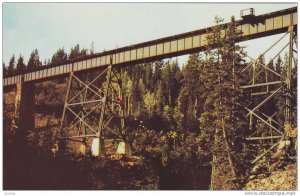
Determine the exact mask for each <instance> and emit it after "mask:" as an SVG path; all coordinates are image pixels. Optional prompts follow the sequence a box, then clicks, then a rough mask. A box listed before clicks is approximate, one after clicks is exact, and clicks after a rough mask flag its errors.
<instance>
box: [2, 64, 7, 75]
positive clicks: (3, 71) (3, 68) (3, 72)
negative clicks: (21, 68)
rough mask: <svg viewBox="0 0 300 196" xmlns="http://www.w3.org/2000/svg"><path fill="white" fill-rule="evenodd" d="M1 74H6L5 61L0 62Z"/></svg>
mask: <svg viewBox="0 0 300 196" xmlns="http://www.w3.org/2000/svg"><path fill="white" fill-rule="evenodd" d="M2 74H3V76H6V74H7V68H6V66H5V63H2Z"/></svg>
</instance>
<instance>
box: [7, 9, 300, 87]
mask: <svg viewBox="0 0 300 196" xmlns="http://www.w3.org/2000/svg"><path fill="white" fill-rule="evenodd" d="M255 18H256V20H254V21H248V20H247V19H243V20H240V21H237V29H239V30H241V31H242V35H241V37H240V38H238V40H237V41H245V40H249V39H256V38H260V37H265V36H269V35H274V34H278V33H283V32H286V31H287V29H288V27H289V26H296V25H297V23H298V21H297V7H293V8H289V9H284V10H280V11H276V12H272V13H268V14H264V15H259V16H256V17H255ZM224 27H226V24H225V25H224ZM210 30H211V27H209V28H205V29H200V30H196V31H191V32H187V33H183V34H179V35H174V36H170V37H165V38H161V39H157V40H152V41H149V42H144V43H140V44H136V45H132V46H127V47H123V48H119V49H115V50H110V51H106V52H103V53H98V54H95V55H92V56H89V57H86V58H85V59H80V60H76V61H73V62H67V63H65V64H61V65H46V66H42V67H39V68H37V69H35V70H31V71H27V72H25V73H23V74H19V75H10V76H5V78H4V79H3V86H11V85H15V84H17V83H18V82H21V81H22V78H23V80H24V82H40V81H43V80H49V79H52V78H54V77H66V76H68V75H69V74H70V73H71V72H80V71H81V72H82V71H89V70H92V69H97V68H100V67H107V66H108V65H109V64H110V63H111V64H112V65H113V66H127V65H134V64H138V63H145V62H151V61H155V60H161V59H164V58H170V57H174V56H179V55H184V54H190V53H193V52H200V51H202V50H204V49H205V47H206V46H207V40H206V36H207V34H208V33H209V31H210ZM111 58H112V62H110V60H111Z"/></svg>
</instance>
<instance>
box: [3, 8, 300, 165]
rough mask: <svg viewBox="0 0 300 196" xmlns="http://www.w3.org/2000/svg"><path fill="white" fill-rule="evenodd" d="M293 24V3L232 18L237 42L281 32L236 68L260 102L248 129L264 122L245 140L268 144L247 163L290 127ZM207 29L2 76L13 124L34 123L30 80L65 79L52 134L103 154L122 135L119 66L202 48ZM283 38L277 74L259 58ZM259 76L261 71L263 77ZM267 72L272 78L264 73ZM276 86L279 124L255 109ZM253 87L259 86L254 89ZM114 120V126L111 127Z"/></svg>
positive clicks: (252, 111) (250, 113)
mask: <svg viewBox="0 0 300 196" xmlns="http://www.w3.org/2000/svg"><path fill="white" fill-rule="evenodd" d="M297 22H298V21H297V7H293V8H289V9H284V10H280V11H276V12H272V13H267V14H263V15H259V16H255V15H254V13H253V12H250V15H243V16H242V20H239V21H237V22H236V24H237V25H236V29H237V30H240V31H241V32H242V34H241V36H240V37H238V38H237V40H236V41H237V42H242V41H246V40H252V39H257V38H263V37H267V36H271V35H275V34H282V37H280V39H279V40H276V41H275V42H274V43H273V44H272V45H271V46H270V47H269V48H266V50H265V51H263V49H262V52H261V55H260V56H259V57H258V58H253V57H250V56H247V57H248V58H249V62H250V63H248V64H247V66H246V67H245V68H244V70H243V71H242V72H245V73H246V72H247V73H251V75H252V79H251V81H249V83H248V84H246V85H244V86H242V88H244V89H248V90H251V92H252V93H251V96H253V97H254V96H255V97H258V98H259V100H260V101H259V102H258V103H257V104H256V105H255V106H254V107H253V108H246V110H248V114H247V117H248V118H249V126H250V129H251V127H253V126H255V125H254V124H255V123H254V122H255V121H257V120H258V121H260V122H261V123H263V124H264V126H266V131H265V132H264V133H259V134H257V133H253V134H252V135H250V136H249V137H248V138H247V139H248V140H249V141H257V140H259V141H264V142H268V143H269V144H270V145H269V147H268V148H267V149H266V150H265V152H264V153H263V154H261V155H259V156H258V157H256V159H255V160H253V161H252V162H253V163H254V162H256V161H257V160H259V159H260V158H261V157H262V156H264V154H265V153H267V152H268V151H270V150H272V149H273V148H274V147H275V146H276V145H277V144H278V142H279V140H280V139H281V138H283V137H285V136H286V132H287V130H290V129H292V128H293V127H292V123H291V115H292V111H291V110H292V108H291V92H290V91H291V78H292V76H293V75H292V74H293V72H292V68H293V67H295V66H297V60H296V59H295V57H296V55H293V54H294V53H296V52H297V49H296V44H297V34H296V33H297V31H296V30H297ZM227 26H228V24H223V25H222V28H223V30H222V31H225V30H226V28H227ZM211 30H212V27H208V28H204V29H199V30H196V31H191V32H187V33H182V34H178V35H174V36H169V37H165V38H161V39H156V40H152V41H148V42H144V43H139V44H135V45H131V46H126V47H122V48H118V49H114V50H110V51H106V52H103V53H97V54H94V55H91V56H88V57H86V58H84V59H78V60H75V61H71V62H66V63H64V64H59V65H45V66H41V67H39V68H36V69H35V70H28V71H25V72H24V73H19V74H14V75H8V76H5V77H4V78H3V88H4V90H5V91H10V90H11V89H13V87H16V89H17V93H16V101H15V106H16V108H15V115H14V119H13V125H14V128H18V129H20V130H27V129H31V128H33V127H34V126H35V125H34V112H35V111H34V107H33V106H34V103H35V101H34V94H35V93H34V92H35V87H34V85H35V84H36V83H39V82H43V81H47V80H53V79H57V78H65V77H68V78H69V79H68V88H67V92H66V98H65V103H64V108H63V114H62V118H61V131H60V132H59V133H57V137H58V138H60V139H65V140H73V141H80V142H82V143H84V144H85V145H86V144H87V143H88V142H87V140H88V139H89V138H93V139H94V141H96V143H97V146H98V147H97V148H98V151H97V152H96V154H98V155H103V154H105V148H104V140H105V139H107V137H108V136H109V135H111V134H113V135H115V136H116V137H118V138H120V139H122V138H124V136H126V131H125V130H126V129H125V122H124V117H125V113H124V108H125V107H126V101H124V100H125V98H124V94H123V92H122V81H121V77H120V76H121V73H122V67H125V66H133V65H135V64H140V63H146V62H153V61H157V60H162V59H165V58H171V57H176V56H180V55H185V54H191V53H196V52H201V51H204V50H205V49H206V47H207V46H208V42H207V39H206V37H207V35H208V34H209V32H210V31H211ZM287 36H288V37H289V39H288V42H287V43H285V44H284V46H283V47H282V48H280V49H279V50H278V51H277V53H276V54H275V55H274V56H273V57H272V59H271V61H273V60H275V59H276V58H277V57H278V56H279V55H280V54H281V53H282V52H283V51H285V50H287V51H288V64H287V65H286V66H287V67H286V68H285V70H286V71H285V72H286V73H284V74H280V73H277V72H276V71H275V70H274V69H273V68H272V67H269V66H268V64H263V63H262V62H261V61H260V60H259V59H260V57H261V56H263V55H265V54H267V53H268V52H269V51H270V50H271V49H273V48H274V47H276V46H277V45H278V43H280V42H282V41H283V40H284V39H285V37H287ZM95 71H97V75H95V76H94V77H93V78H90V77H85V75H86V74H87V73H91V72H95ZM262 75H264V77H263V78H264V79H263V81H262V79H261V76H262ZM271 75H272V77H268V76H271ZM270 78H272V80H271V79H270ZM282 88H285V92H286V96H285V103H284V104H285V107H284V108H285V109H284V118H285V119H284V124H280V123H279V122H277V121H276V120H275V119H274V118H273V117H274V115H275V114H272V115H268V114H264V113H263V112H261V111H260V108H261V107H262V106H263V105H264V104H266V103H267V102H268V101H269V100H270V99H271V98H273V97H275V96H279V92H280V90H281V89H282ZM255 89H260V90H259V91H256V90H255ZM262 89H263V90H262ZM95 111H97V114H98V115H96V116H95V115H94V114H95ZM99 114H100V115H99ZM116 124H117V125H118V127H117V128H116V127H114V126H116ZM116 130H118V131H116ZM108 133H109V134H108ZM129 146H130V145H128V144H127V143H126V141H125V153H126V154H130V147H129Z"/></svg>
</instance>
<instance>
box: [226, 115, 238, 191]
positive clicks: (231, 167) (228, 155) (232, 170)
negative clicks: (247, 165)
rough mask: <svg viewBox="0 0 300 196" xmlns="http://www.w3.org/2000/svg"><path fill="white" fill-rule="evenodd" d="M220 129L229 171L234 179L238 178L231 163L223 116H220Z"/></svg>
mask: <svg viewBox="0 0 300 196" xmlns="http://www.w3.org/2000/svg"><path fill="white" fill-rule="evenodd" d="M222 131H223V139H224V142H225V147H226V152H227V157H228V162H229V167H230V169H231V172H232V174H233V176H234V177H235V179H236V180H238V176H237V174H236V171H235V168H234V165H233V161H232V157H231V154H230V147H229V144H228V140H227V136H226V131H225V122H224V118H222ZM237 186H238V187H239V184H238V183H237Z"/></svg>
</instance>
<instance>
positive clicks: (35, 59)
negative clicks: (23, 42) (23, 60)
mask: <svg viewBox="0 0 300 196" xmlns="http://www.w3.org/2000/svg"><path fill="white" fill-rule="evenodd" d="M41 65H42V62H41V61H40V57H39V53H38V50H37V49H35V50H33V51H32V53H31V55H30V58H29V60H28V63H27V69H28V70H32V69H35V68H37V67H39V66H41Z"/></svg>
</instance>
